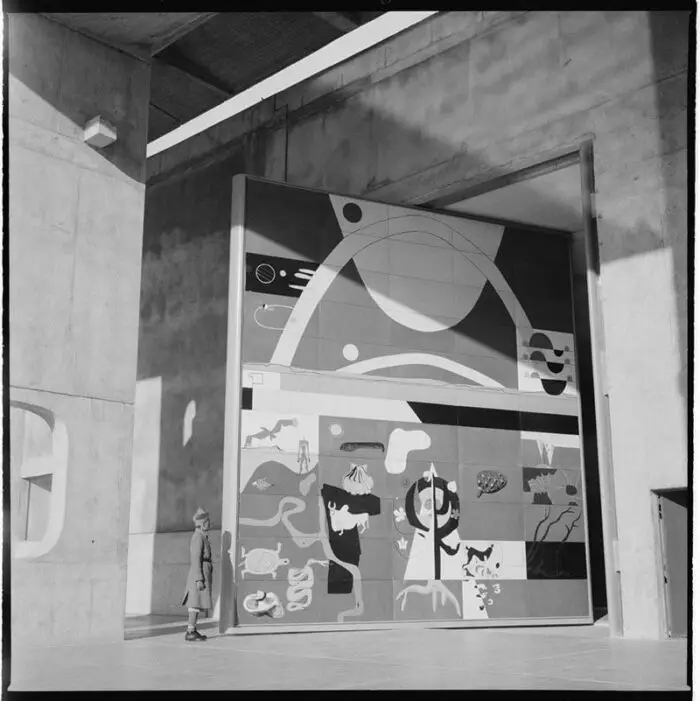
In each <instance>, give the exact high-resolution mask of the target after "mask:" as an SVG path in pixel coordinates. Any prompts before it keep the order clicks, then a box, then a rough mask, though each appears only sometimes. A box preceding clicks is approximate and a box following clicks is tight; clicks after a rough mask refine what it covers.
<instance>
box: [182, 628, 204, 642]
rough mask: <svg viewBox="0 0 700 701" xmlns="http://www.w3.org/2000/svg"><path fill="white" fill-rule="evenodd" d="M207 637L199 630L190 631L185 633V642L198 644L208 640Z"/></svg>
mask: <svg viewBox="0 0 700 701" xmlns="http://www.w3.org/2000/svg"><path fill="white" fill-rule="evenodd" d="M206 639H207V636H206V635H202V634H201V633H200V632H199V631H197V630H188V631H187V632H186V633H185V640H186V641H187V642H189V643H198V642H200V641H201V640H206Z"/></svg>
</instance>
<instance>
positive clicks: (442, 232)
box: [232, 179, 590, 625]
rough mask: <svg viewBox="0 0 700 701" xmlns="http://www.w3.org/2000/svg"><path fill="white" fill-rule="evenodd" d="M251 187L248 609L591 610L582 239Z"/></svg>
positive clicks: (340, 613) (292, 618)
mask: <svg viewBox="0 0 700 701" xmlns="http://www.w3.org/2000/svg"><path fill="white" fill-rule="evenodd" d="M245 201H246V206H245V213H244V214H245V216H244V226H245V260H244V261H236V260H233V261H232V265H241V266H245V276H244V277H245V285H244V286H245V292H244V299H243V305H242V307H243V308H242V310H241V316H242V322H241V323H242V339H243V340H242V351H241V358H242V384H243V387H244V389H243V395H242V401H241V436H240V446H239V449H240V453H239V456H240V459H239V491H240V495H239V510H238V529H237V533H238V542H237V546H236V548H237V549H236V556H237V557H236V571H235V575H234V577H235V588H236V592H237V601H238V620H239V622H240V624H241V625H245V624H260V623H268V624H275V623H285V624H290V623H291V624H295V623H297V624H306V623H324V622H325V623H338V622H341V623H343V622H348V623H349V622H353V621H355V622H358V621H401V620H416V619H418V620H426V621H430V620H467V621H471V620H482V619H488V618H499V619H504V620H513V621H518V620H522V619H523V618H551V619H553V620H561V619H576V620H578V619H587V618H588V617H589V616H590V604H589V594H588V582H587V562H586V552H585V504H584V500H583V478H582V465H581V459H580V438H579V424H578V412H579V409H578V398H577V391H576V374H575V368H576V361H575V346H574V328H573V319H572V313H571V272H570V268H569V251H568V244H567V243H566V241H565V240H563V239H562V238H559V237H556V236H552V235H551V234H547V233H541V234H540V233H532V232H527V233H526V232H523V231H518V230H516V229H514V228H511V227H505V226H499V225H495V224H491V223H484V222H478V221H473V220H467V219H463V218H459V217H453V216H447V215H442V214H436V213H433V212H427V211H426V212H423V211H420V210H417V209H410V208H401V207H395V206H391V205H386V204H382V203H377V202H369V201H362V200H356V199H352V198H348V197H341V196H337V195H329V194H327V193H321V192H315V191H310V190H303V189H297V188H291V187H288V186H283V185H278V184H273V183H268V182H265V181H260V180H254V179H246V200H245ZM455 390H459V392H458V393H456V392H455ZM523 397H527V400H528V403H527V410H523V409H522V407H523V401H521V400H522V399H523ZM251 553H252V556H251ZM251 557H252V563H251ZM243 573H245V574H244V575H243Z"/></svg>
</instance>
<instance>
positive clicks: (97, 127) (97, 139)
mask: <svg viewBox="0 0 700 701" xmlns="http://www.w3.org/2000/svg"><path fill="white" fill-rule="evenodd" d="M116 140H117V128H116V127H115V126H114V125H113V124H110V123H109V122H108V121H107V120H106V119H105V118H104V117H100V116H99V115H98V116H97V117H93V118H92V119H91V120H90V121H89V122H88V123H87V124H86V125H85V132H84V134H83V141H85V143H86V144H88V145H89V146H94V147H95V148H104V147H105V146H109V145H110V144H113V143H114V142H115V141H116Z"/></svg>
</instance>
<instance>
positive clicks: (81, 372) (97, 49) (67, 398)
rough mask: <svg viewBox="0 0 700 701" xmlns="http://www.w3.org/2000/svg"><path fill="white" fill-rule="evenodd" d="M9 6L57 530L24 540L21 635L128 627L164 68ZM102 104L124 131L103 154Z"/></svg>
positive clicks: (25, 325)
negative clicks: (142, 291)
mask: <svg viewBox="0 0 700 701" xmlns="http://www.w3.org/2000/svg"><path fill="white" fill-rule="evenodd" d="M8 17H9V25H8V28H9V31H8V36H7V41H8V43H9V157H10V171H11V173H12V178H11V180H10V186H9V202H10V242H9V251H10V254H9V255H10V260H9V275H10V299H11V302H12V303H11V306H10V334H9V338H10V400H11V401H12V402H19V403H21V406H22V408H23V409H25V410H26V409H27V408H28V410H29V412H30V413H38V414H39V415H40V416H43V417H45V420H46V421H47V422H48V424H49V426H51V427H52V429H53V452H54V454H53V456H52V457H51V456H50V460H49V462H51V461H53V462H52V464H50V465H49V466H48V467H47V468H46V469H48V470H49V472H50V474H52V478H53V485H52V495H51V511H50V518H51V522H50V524H49V536H50V540H51V542H48V541H47V542H46V543H45V545H46V547H45V548H44V547H43V546H42V545H41V543H39V546H37V543H36V542H34V543H27V542H21V541H18V540H17V539H16V538H15V539H13V543H12V547H13V560H12V565H11V567H12V589H11V597H12V634H13V642H14V643H18V644H22V643H24V642H29V643H33V644H36V643H37V642H39V641H41V643H45V644H52V643H56V642H62V643H65V642H71V641H78V640H80V641H85V640H86V639H88V640H92V639H94V640H102V639H105V640H106V639H120V638H122V636H123V614H124V599H125V586H126V557H127V532H128V513H129V511H128V499H129V484H130V479H129V478H130V466H131V447H132V426H133V401H134V385H135V377H136V346H137V340H138V339H137V336H138V333H137V332H138V300H139V278H140V269H141V240H142V226H143V203H144V190H145V186H144V179H145V178H144V176H145V149H146V130H147V109H148V94H149V79H150V68H149V66H148V65H147V64H145V63H142V62H140V61H137V60H136V59H133V58H131V57H129V56H127V55H125V54H122V53H120V52H118V51H114V50H112V49H110V48H108V47H106V46H104V45H102V44H100V43H98V42H96V41H93V40H91V39H88V38H85V37H83V36H82V35H80V34H77V33H75V32H72V31H70V30H68V29H65V28H63V27H61V26H60V25H58V24H55V23H53V22H51V21H49V20H47V19H44V18H43V17H41V16H39V15H36V14H10V15H9V16H8ZM97 114H101V115H103V116H104V117H106V118H107V119H109V120H110V121H112V122H113V123H114V124H115V125H116V127H117V129H118V131H119V139H118V141H117V142H116V143H115V144H114V145H112V146H110V147H108V148H106V149H104V150H102V151H98V150H93V149H91V148H90V147H88V146H87V145H86V144H85V143H84V142H83V127H84V125H85V123H86V122H87V121H88V119H90V118H92V117H94V116H95V115H97ZM17 413H19V414H21V412H13V417H14V416H15V414H17ZM64 449H65V451H64ZM59 453H60V455H59ZM61 456H64V457H65V464H63V463H61ZM14 507H15V505H14V504H13V509H14ZM42 550H46V552H42Z"/></svg>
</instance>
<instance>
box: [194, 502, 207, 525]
mask: <svg viewBox="0 0 700 701" xmlns="http://www.w3.org/2000/svg"><path fill="white" fill-rule="evenodd" d="M208 518H209V512H208V511H207V510H206V509H203V508H202V507H201V506H200V507H199V508H198V509H197V512H196V513H195V515H194V516H193V517H192V520H193V521H194V522H195V523H197V522H198V521H199V522H200V523H201V522H202V521H206V520H207V519H208Z"/></svg>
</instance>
